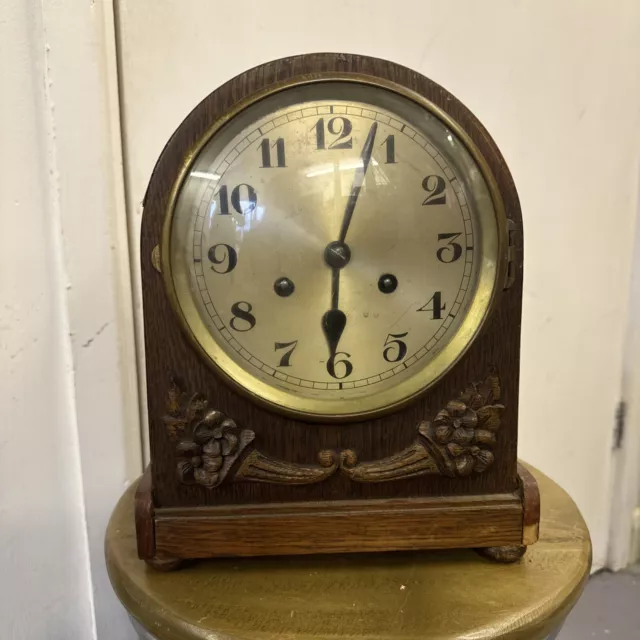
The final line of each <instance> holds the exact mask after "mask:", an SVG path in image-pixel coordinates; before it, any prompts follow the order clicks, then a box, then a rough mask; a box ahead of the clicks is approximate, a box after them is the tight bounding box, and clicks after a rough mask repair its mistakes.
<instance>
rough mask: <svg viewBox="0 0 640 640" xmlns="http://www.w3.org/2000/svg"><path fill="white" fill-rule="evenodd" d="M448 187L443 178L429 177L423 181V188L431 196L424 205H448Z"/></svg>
mask: <svg viewBox="0 0 640 640" xmlns="http://www.w3.org/2000/svg"><path fill="white" fill-rule="evenodd" d="M446 186H447V185H446V183H445V181H444V178H443V177H442V176H427V177H426V178H425V179H424V180H423V181H422V188H423V189H424V190H425V191H427V192H428V193H429V195H428V196H427V197H426V198H425V200H424V202H423V203H422V204H423V205H425V204H447V194H446V193H445V188H446Z"/></svg>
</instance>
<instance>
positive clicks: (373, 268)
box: [136, 54, 539, 568]
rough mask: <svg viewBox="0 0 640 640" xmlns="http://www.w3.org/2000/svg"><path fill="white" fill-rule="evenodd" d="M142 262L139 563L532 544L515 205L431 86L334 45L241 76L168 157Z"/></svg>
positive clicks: (495, 159) (492, 550) (182, 134)
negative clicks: (524, 464)
mask: <svg viewBox="0 0 640 640" xmlns="http://www.w3.org/2000/svg"><path fill="white" fill-rule="evenodd" d="M141 249H142V253H141V258H142V285H143V301H144V326H145V345H146V356H145V357H146V375H147V392H148V394H147V395H148V411H149V429H150V443H151V461H152V462H151V465H150V467H149V469H148V470H147V472H146V474H145V476H144V478H143V480H142V482H141V484H140V487H139V489H138V494H137V501H136V520H137V534H138V548H139V554H140V556H141V557H142V558H144V559H145V560H147V561H148V562H150V563H151V564H153V565H155V566H157V567H160V568H171V567H173V566H175V565H176V564H177V563H178V562H179V561H180V560H183V559H190V558H207V557H216V556H251V555H275V554H303V553H332V552H351V551H382V550H394V549H405V550H406V549H427V548H451V547H473V548H479V549H484V550H485V553H486V554H487V555H489V556H490V557H494V558H496V559H500V560H515V559H517V558H519V557H520V556H521V555H522V553H523V552H524V549H525V548H526V546H527V545H528V544H532V543H533V542H535V540H536V538H537V526H538V513H539V510H538V508H539V505H538V493H537V488H536V485H535V482H534V481H533V479H532V478H531V476H530V475H529V474H528V473H527V472H526V471H525V470H524V469H522V468H519V467H518V464H517V459H516V440H517V415H518V369H519V340H520V315H521V296H522V225H521V216H520V207H519V204H518V197H517V193H516V190H515V187H514V184H513V181H512V178H511V175H510V173H509V171H508V169H507V166H506V165H505V162H504V160H503V158H502V156H501V155H500V152H499V151H498V149H497V147H496V145H495V143H494V142H493V140H492V139H491V137H490V136H489V134H488V133H487V132H486V130H485V129H484V128H483V127H482V125H481V124H480V123H479V122H478V120H477V119H476V118H475V117H474V116H473V115H472V114H471V112H470V111H469V110H468V109H466V108H465V107H464V106H463V105H462V104H461V103H460V102H459V101H458V100H456V98H454V97H453V96H452V95H451V94H450V93H448V92H447V91H446V90H444V89H443V88H442V87H440V86H439V85H437V84H435V83H434V82H432V81H431V80H428V79H427V78H425V77H424V76H422V75H420V74H418V73H416V72H413V71H411V70H409V69H407V68H405V67H401V66H399V65H397V64H393V63H391V62H387V61H383V60H378V59H374V58H368V57H363V56H357V55H345V54H313V55H303V56H297V57H292V58H286V59H283V60H277V61H275V62H270V63H268V64H264V65H262V66H259V67H256V68H254V69H251V70H250V71H247V72H245V73H243V74H241V75H240V76H238V77H236V78H234V79H232V80H230V81H229V82H227V83H226V84H225V85H223V86H222V87H220V88H218V89H216V90H215V91H214V92H213V93H211V94H210V95H209V96H207V97H206V98H205V99H204V100H203V101H202V102H201V103H200V104H199V105H198V106H197V107H196V108H195V109H194V110H193V111H192V112H191V113H190V114H189V115H188V116H187V118H186V119H185V120H184V122H183V123H182V124H181V125H180V126H179V127H178V129H177V131H176V132H175V133H174V135H173V136H172V137H171V139H170V140H169V142H168V143H167V145H166V147H165V149H164V151H163V152H162V155H161V156H160V159H159V160H158V163H157V165H156V167H155V170H154V172H153V175H152V177H151V181H150V184H149V187H148V191H147V194H146V197H145V201H144V216H143V222H142V246H141Z"/></svg>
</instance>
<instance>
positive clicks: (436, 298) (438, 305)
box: [416, 291, 447, 320]
mask: <svg viewBox="0 0 640 640" xmlns="http://www.w3.org/2000/svg"><path fill="white" fill-rule="evenodd" d="M431 304H432V305H433V306H432V307H430V306H429V305H431ZM446 308H447V305H446V304H442V291H436V292H435V293H434V294H433V295H432V296H431V298H430V299H429V302H427V303H426V304H425V305H424V306H422V307H420V308H419V309H416V311H431V312H432V315H431V319H432V320H442V312H443V311H444V310H445V309H446Z"/></svg>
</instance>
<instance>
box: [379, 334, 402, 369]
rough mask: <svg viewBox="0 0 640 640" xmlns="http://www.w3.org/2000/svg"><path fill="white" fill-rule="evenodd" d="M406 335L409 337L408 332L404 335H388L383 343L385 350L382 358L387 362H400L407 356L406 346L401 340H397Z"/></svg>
mask: <svg viewBox="0 0 640 640" xmlns="http://www.w3.org/2000/svg"><path fill="white" fill-rule="evenodd" d="M407 335H409V332H408V331H405V333H390V334H389V335H388V336H387V339H386V340H385V341H384V346H385V347H386V349H385V350H384V351H383V352H382V357H383V358H384V359H385V360H386V361H387V362H400V360H403V359H404V357H405V356H406V355H407V345H406V344H405V343H404V342H403V341H402V340H398V338H405V337H406V336H407ZM391 338H393V339H391Z"/></svg>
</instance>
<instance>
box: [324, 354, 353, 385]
mask: <svg viewBox="0 0 640 640" xmlns="http://www.w3.org/2000/svg"><path fill="white" fill-rule="evenodd" d="M338 356H346V357H347V358H350V357H351V354H349V353H345V352H344V351H338V352H337V353H334V354H333V355H332V356H331V357H330V358H329V359H328V360H327V373H328V374H329V375H330V376H331V377H332V378H335V379H336V380H344V378H348V377H349V376H350V375H351V374H352V373H353V365H352V364H351V363H350V362H349V361H348V360H347V359H346V358H344V359H342V360H338ZM337 365H344V371H343V372H342V375H341V376H340V375H338V374H337V373H336V366H337Z"/></svg>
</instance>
